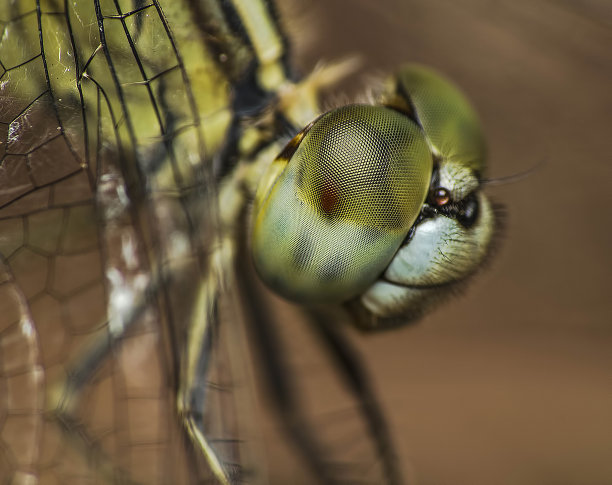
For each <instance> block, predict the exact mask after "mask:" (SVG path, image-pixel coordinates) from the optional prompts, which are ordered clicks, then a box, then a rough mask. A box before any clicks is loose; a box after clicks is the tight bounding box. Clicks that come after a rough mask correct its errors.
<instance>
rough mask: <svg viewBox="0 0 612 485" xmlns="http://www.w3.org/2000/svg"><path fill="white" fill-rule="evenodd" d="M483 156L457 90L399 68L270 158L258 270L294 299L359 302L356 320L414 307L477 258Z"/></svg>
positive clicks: (485, 225) (475, 124)
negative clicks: (375, 94) (368, 99)
mask: <svg viewBox="0 0 612 485" xmlns="http://www.w3.org/2000/svg"><path fill="white" fill-rule="evenodd" d="M484 160H485V152H484V138H483V136H482V130H481V127H480V124H479V121H478V118H477V117H476V114H475V113H474V111H473V109H472V108H471V106H470V105H469V103H468V102H467V101H466V99H465V98H464V96H463V95H462V94H461V93H460V92H459V91H458V90H457V88H455V86H454V85H452V84H451V83H450V82H448V81H447V80H445V79H444V78H442V77H441V76H439V75H438V74H436V73H434V72H433V71H431V70H429V69H426V68H423V67H421V66H414V65H409V66H405V67H404V68H402V69H401V70H400V71H399V73H398V74H397V75H396V76H395V77H394V78H392V80H391V81H390V82H389V84H388V86H387V87H386V91H385V94H384V96H383V99H382V101H381V104H380V105H376V106H370V105H348V106H344V107H341V108H337V109H334V110H332V111H329V112H327V113H325V114H323V115H321V116H320V117H318V118H317V119H315V120H314V121H313V122H311V123H310V124H309V125H308V126H307V127H306V128H304V129H303V130H302V131H301V132H300V133H298V135H296V136H295V137H294V138H293V139H292V140H291V141H290V142H289V143H288V145H287V146H286V147H285V149H284V150H283V151H282V152H281V154H280V155H279V156H278V157H277V159H276V160H275V161H274V162H273V163H272V164H271V166H270V168H269V169H268V172H267V174H266V175H264V177H263V178H262V181H261V182H260V186H259V188H258V191H257V194H256V197H255V207H254V216H253V217H254V218H253V224H252V227H253V229H252V255H253V261H254V264H255V267H256V269H257V272H258V273H259V275H260V277H261V278H262V279H263V281H264V282H266V283H267V284H268V286H270V287H271V288H272V289H274V290H275V291H276V292H278V293H280V294H281V295H283V296H285V297H287V298H289V299H291V300H294V301H297V302H300V303H304V304H311V303H329V302H345V301H348V300H352V301H353V302H358V305H359V306H360V307H362V309H364V310H365V311H366V312H367V313H369V314H370V315H372V316H373V318H374V320H371V319H370V320H371V321H375V323H373V324H370V323H367V324H366V326H372V325H374V326H380V325H381V321H383V320H385V319H395V318H396V317H401V316H402V315H407V314H415V313H418V311H417V310H419V309H422V308H425V306H426V304H425V303H426V302H427V301H429V300H430V297H429V295H430V294H431V293H435V291H433V289H435V288H436V287H438V286H441V287H445V286H448V285H449V283H454V282H457V281H460V280H463V279H464V278H465V277H466V276H467V275H468V274H470V273H472V272H473V271H474V270H475V269H476V268H477V267H478V266H479V265H480V263H481V262H482V260H483V259H484V256H485V255H486V253H487V248H488V246H489V243H490V241H491V236H492V233H493V226H494V224H493V211H492V209H491V206H490V204H489V203H488V201H487V199H486V197H485V196H484V195H483V194H482V193H481V191H480V182H479V176H480V173H482V171H483V170H484ZM438 293H439V292H438Z"/></svg>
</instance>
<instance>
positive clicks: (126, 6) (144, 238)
mask: <svg viewBox="0 0 612 485" xmlns="http://www.w3.org/2000/svg"><path fill="white" fill-rule="evenodd" d="M189 15H190V14H189V9H188V8H186V6H184V5H182V4H180V3H179V2H173V3H171V4H169V5H167V6H165V8H164V9H163V14H162V6H161V5H160V4H158V3H157V2H151V3H148V2H142V1H135V2H133V3H130V2H112V1H93V2H62V1H57V2H54V1H47V2H34V1H27V2H16V3H13V2H2V5H0V21H1V25H2V29H3V33H2V37H1V42H0V69H1V71H2V72H1V77H0V125H1V135H0V136H1V137H2V140H1V141H2V143H1V145H0V147H1V149H2V159H1V161H0V253H1V254H2V260H1V267H0V308H1V309H2V316H1V317H0V395H2V396H3V397H2V400H1V401H0V440H1V444H0V477H1V478H2V481H4V480H9V481H10V480H13V482H14V483H22V482H23V483H26V482H28V483H36V481H37V480H40V481H41V482H44V481H45V480H56V481H57V482H58V483H69V482H71V481H72V482H75V483H77V482H78V483H82V482H83V481H86V480H91V481H93V482H96V481H102V482H104V481H115V480H117V479H119V477H122V479H125V480H129V481H137V482H140V483H183V482H185V483H188V482H191V481H193V480H196V479H198V477H200V478H201V477H202V476H206V470H204V469H201V470H196V469H195V467H194V466H193V462H194V460H193V456H192V455H190V454H189V453H192V451H188V450H191V448H190V447H188V446H186V445H185V440H184V437H183V434H182V433H181V430H180V428H179V424H178V420H177V419H176V413H175V403H174V399H175V394H174V392H173V391H174V389H175V387H176V380H177V378H178V377H177V376H178V363H177V361H176V359H177V358H178V357H177V353H176V352H175V349H176V348H177V347H178V346H180V345H182V344H183V343H184V342H183V339H184V335H185V327H186V326H187V325H188V324H189V318H191V317H192V315H191V313H190V306H191V305H192V301H193V298H194V294H193V291H194V290H187V291H186V289H189V288H193V289H195V288H197V287H198V285H197V284H196V282H197V281H200V280H201V279H202V275H203V274H204V273H205V272H206V268H205V267H204V265H203V263H202V262H203V260H204V258H203V256H202V255H203V254H205V253H206V250H207V247H208V246H209V245H210V244H211V241H212V239H213V238H214V227H215V222H214V214H215V211H214V201H215V187H214V184H213V183H212V175H211V172H212V169H211V167H210V164H209V163H208V162H207V161H208V160H210V157H207V155H206V153H205V147H206V148H207V149H208V150H210V151H214V150H216V149H217V148H218V146H219V145H220V144H221V143H222V141H223V133H224V130H225V128H226V126H227V123H228V120H229V111H228V109H227V99H228V94H227V93H228V85H227V83H226V82H225V80H224V78H223V76H222V75H221V74H219V73H218V72H217V71H216V69H215V68H214V66H213V65H212V64H211V61H210V58H209V57H208V54H207V53H206V51H205V49H204V48H203V42H201V41H198V39H197V36H194V34H193V32H194V30H196V29H195V27H194V25H193V24H191V19H190V16H189ZM169 23H172V26H173V30H170V28H169V26H168V25H169ZM185 59H187V60H188V62H187V63H186V62H185ZM195 74H198V75H197V76H196V75H195ZM194 93H196V94H194ZM196 196H197V197H196ZM196 218H197V223H196ZM186 268H190V270H189V271H186V270H185V269H186ZM179 274H180V275H181V276H180V279H179V278H173V277H172V276H173V275H179ZM230 384H231V382H228V380H227V378H226V379H225V381H224V385H223V386H216V387H215V386H211V387H212V388H214V389H225V390H226V391H227V389H228V388H229V387H230ZM211 393H214V392H213V391H211ZM225 394H227V392H225ZM210 402H211V405H210V407H211V411H210V412H211V413H215V414H216V407H215V406H216V405H215V404H214V403H215V400H214V399H211V400H210ZM219 406H221V405H219ZM222 407H224V408H225V409H226V411H231V409H228V406H227V405H225V406H222ZM58 410H59V412H58ZM219 426H220V425H219ZM219 426H218V427H219ZM83 449H85V450H87V451H86V453H83ZM228 455H229V456H230V458H228V459H231V452H230V451H228ZM200 468H202V467H200ZM28 480H30V481H28Z"/></svg>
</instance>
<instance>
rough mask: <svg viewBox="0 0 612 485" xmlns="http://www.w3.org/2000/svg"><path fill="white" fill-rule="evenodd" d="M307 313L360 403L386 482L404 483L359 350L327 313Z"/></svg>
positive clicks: (316, 311)
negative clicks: (381, 463) (351, 343)
mask: <svg viewBox="0 0 612 485" xmlns="http://www.w3.org/2000/svg"><path fill="white" fill-rule="evenodd" d="M308 313H309V315H310V317H311V320H312V323H313V327H314V328H315V329H316V331H317V333H318V334H319V337H320V339H321V341H322V342H323V343H324V346H325V348H326V350H327V351H328V353H329V355H330V356H331V357H332V359H333V360H334V361H335V363H336V368H338V369H339V370H340V373H341V376H342V378H343V380H344V382H345V384H346V385H347V387H348V388H349V389H350V391H351V392H352V393H353V394H354V395H355V397H356V399H357V402H358V403H359V404H360V407H361V414H362V415H363V416H364V418H365V420H366V422H367V424H368V429H369V432H370V435H371V437H372V439H373V440H374V442H375V443H376V447H377V450H378V454H379V457H380V459H381V460H382V462H383V468H384V470H385V474H386V479H387V482H388V483H389V484H392V485H394V484H400V483H402V477H401V472H400V469H399V467H398V465H397V457H396V456H395V451H394V450H395V449H394V446H393V442H392V438H391V433H390V431H389V427H388V425H387V422H386V419H385V416H384V413H383V411H382V409H381V407H380V404H379V403H378V400H377V398H376V394H375V392H374V390H373V389H372V385H371V383H370V379H369V377H368V375H367V372H366V369H365V368H364V367H363V365H362V363H361V361H360V359H359V355H358V354H357V351H356V349H354V348H353V347H352V346H351V345H350V343H349V341H348V339H346V338H345V337H344V336H343V335H342V333H341V332H339V331H338V329H337V327H336V325H335V324H334V322H332V321H330V319H329V317H328V316H327V315H326V314H325V313H323V312H322V311H318V310H316V309H310V310H309V312H308Z"/></svg>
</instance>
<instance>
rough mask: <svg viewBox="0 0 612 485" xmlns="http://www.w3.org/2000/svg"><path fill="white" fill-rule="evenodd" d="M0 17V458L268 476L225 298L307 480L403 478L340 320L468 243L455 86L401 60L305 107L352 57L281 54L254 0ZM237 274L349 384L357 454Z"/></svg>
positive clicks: (477, 191)
mask: <svg viewBox="0 0 612 485" xmlns="http://www.w3.org/2000/svg"><path fill="white" fill-rule="evenodd" d="M0 22H1V25H2V29H3V33H2V37H1V39H0V69H1V77H0V125H1V128H2V129H1V137H2V138H1V139H0V142H1V145H0V149H1V151H2V152H1V155H2V158H1V160H0V254H1V260H0V309H1V315H0V395H1V396H4V397H3V398H2V401H1V403H0V443H1V445H0V479H1V480H2V482H3V483H4V482H10V483H28V484H34V483H49V482H54V483H115V482H117V483H228V484H229V483H243V482H247V483H265V482H267V481H268V478H267V475H266V471H265V469H266V466H264V465H263V463H264V462H265V457H262V456H261V453H260V452H259V449H258V446H257V445H253V442H255V443H256V441H257V438H256V436H257V430H256V429H254V428H253V427H252V424H251V423H252V422H253V421H256V419H255V418H254V416H253V415H254V414H255V411H254V410H253V409H252V407H251V406H250V405H249V404H248V403H249V402H250V400H251V399H252V396H251V392H252V391H251V390H250V385H249V382H248V381H249V360H248V358H247V357H246V355H243V354H244V353H243V352H242V351H241V348H242V347H241V346H245V341H246V340H247V335H245V334H243V333H241V332H240V331H239V330H238V329H237V328H236V325H234V324H233V323H232V322H233V321H234V320H235V319H242V320H244V321H245V322H246V324H247V327H248V329H249V331H248V339H250V340H251V341H252V346H253V347H254V349H255V356H254V360H256V361H259V362H261V368H262V369H263V370H262V374H263V375H264V380H265V381H266V382H267V389H268V390H269V394H270V396H271V398H270V401H271V403H272V406H273V407H274V409H275V412H276V413H277V414H278V415H279V416H280V417H281V420H282V421H283V423H284V425H285V426H286V428H287V439H288V441H290V442H291V443H293V446H295V449H296V454H298V455H299V456H300V459H301V460H302V461H303V463H305V467H306V468H307V469H308V470H310V472H311V473H312V475H313V476H314V477H316V480H317V483H339V482H344V483H346V482H348V483H355V482H357V481H359V483H402V472H401V466H400V464H398V463H397V461H398V460H397V457H396V453H395V451H394V448H393V437H392V433H391V432H390V431H389V430H388V428H387V425H386V423H385V418H384V413H383V412H382V411H381V408H380V406H379V405H378V403H377V399H376V395H375V393H374V391H373V390H372V387H371V386H370V385H369V383H368V380H367V376H366V373H365V371H364V370H363V368H362V366H361V363H360V362H359V359H358V357H357V356H356V355H355V353H354V352H353V350H352V349H351V347H350V345H349V344H348V342H346V341H345V340H344V339H343V338H342V335H341V332H339V331H338V325H340V324H342V325H344V324H345V323H346V322H349V323H353V324H354V325H356V326H357V327H359V328H360V329H364V330H377V329H383V328H385V329H387V328H390V327H393V326H396V325H401V324H403V323H406V322H408V321H411V320H414V319H415V318H417V317H418V316H420V315H421V314H422V313H423V312H425V311H427V310H428V309H429V308H431V307H432V306H435V305H436V304H437V303H438V302H439V301H440V300H441V299H442V298H443V297H444V296H445V295H447V294H450V293H452V292H453V291H454V289H455V288H457V286H459V285H461V284H463V282H464V281H466V279H468V277H469V276H471V275H472V274H473V273H474V272H475V271H476V270H477V269H478V268H479V267H480V266H481V264H482V262H483V260H484V259H485V258H486V256H487V254H488V252H489V247H490V245H491V240H492V238H493V235H494V232H495V228H496V222H495V216H494V210H493V209H492V207H491V204H490V203H489V202H488V199H487V198H486V196H485V195H484V194H483V193H482V191H481V188H482V183H481V180H482V176H483V173H484V171H485V168H486V164H485V147H484V139H483V134H482V130H481V127H480V124H479V121H478V118H477V115H476V114H475V112H474V110H473V109H472V107H471V106H470V104H469V103H468V101H467V100H466V99H465V97H464V96H463V94H462V93H461V92H460V91H459V90H458V88H456V87H455V86H454V85H453V84H452V83H451V82H450V81H448V80H447V79H446V78H445V77H443V76H442V75H440V74H438V73H437V72H435V71H433V70H431V69H429V68H427V67H424V66H420V65H415V64H407V65H404V66H400V67H399V68H398V69H397V71H396V73H395V74H393V75H391V76H390V77H389V79H388V80H387V81H386V82H384V83H381V85H380V86H378V87H376V88H375V93H376V94H375V95H374V96H372V98H373V101H372V102H371V103H369V104H359V103H354V104H349V105H346V106H338V107H336V108H334V109H332V110H330V111H327V112H323V110H322V109H321V107H320V105H319V104H320V103H319V93H320V91H321V90H322V89H324V88H326V87H328V86H331V85H333V84H335V83H337V82H338V81H339V80H341V79H342V77H343V76H345V75H346V74H347V73H348V72H350V69H351V63H350V62H345V63H337V64H330V65H328V66H326V67H321V68H319V69H317V70H315V71H314V72H312V73H310V74H309V75H307V76H300V75H298V74H297V73H296V71H295V70H294V69H293V68H292V64H291V57H290V55H289V54H290V51H289V36H288V35H287V33H285V32H284V30H283V28H282V22H281V19H280V15H279V12H278V11H277V8H276V6H275V5H274V4H273V3H272V2H271V1H269V0H265V1H264V0H257V1H249V0H225V1H221V0H200V1H197V2H183V1H175V2H168V1H161V0H153V1H146V0H133V1H118V0H115V1H105V0H104V1H103V0H91V1H80V2H67V1H60V0H57V1H54V0H47V1H40V0H25V1H20V2H10V1H8V0H4V1H2V2H0ZM251 261H252V262H253V263H254V264H253V266H254V269H251V268H250V267H251ZM258 278H260V279H261V280H262V281H263V282H264V283H265V284H266V285H268V286H269V287H270V288H271V289H272V290H274V291H275V292H277V293H279V294H280V295H282V296H283V297H285V298H287V299H289V300H291V301H294V302H295V303H296V304H297V305H299V306H300V308H301V309H302V311H303V312H304V314H305V315H306V319H307V321H308V322H309V326H311V328H312V331H313V332H314V334H315V335H316V336H317V337H316V338H317V339H319V341H320V346H321V347H322V348H324V349H325V353H326V354H327V355H328V357H329V359H330V362H331V363H332V364H331V365H330V372H335V373H336V374H338V376H339V380H340V381H341V383H342V385H343V386H344V387H346V388H347V389H348V393H349V394H350V396H351V400H352V402H353V403H354V407H355V412H354V413H353V414H352V415H351V416H350V418H348V421H349V422H351V423H352V424H351V426H352V429H353V433H355V434H354V435H353V438H352V441H356V442H359V443H362V444H363V446H364V450H365V451H364V450H361V452H360V453H361V455H360V458H359V460H358V461H357V460H355V459H352V458H347V457H346V456H344V455H343V452H344V451H345V450H344V449H343V447H340V448H338V447H334V445H333V443H330V442H329V440H328V439H327V438H326V437H324V436H323V433H320V432H319V429H318V428H317V424H316V421H315V418H314V417H313V416H312V415H310V414H309V412H308V411H307V410H306V409H305V407H304V406H302V403H301V400H300V398H299V396H298V394H297V392H295V390H294V389H293V384H294V380H295V379H293V377H292V376H291V375H290V372H289V371H288V370H287V369H286V368H285V366H284V363H283V362H284V361H283V358H282V347H283V345H282V342H281V341H280V340H279V337H278V335H277V334H276V333H275V330H274V328H275V322H274V320H275V317H274V316H272V314H271V313H270V312H269V311H268V309H267V308H266V306H265V303H264V302H263V300H264V299H262V298H261V297H260V292H261V291H262V289H261V287H260V286H259V284H258V281H257V280H258ZM228 314H231V315H232V317H231V318H228V317H227V315H228ZM145 416H146V417H145ZM364 463H365V464H366V465H367V466H365V470H366V471H365V472H364V468H363V466H361V467H360V466H358V465H359V464H361V465H363V464H364ZM353 465H354V466H353ZM271 466H273V465H272V464H268V467H271Z"/></svg>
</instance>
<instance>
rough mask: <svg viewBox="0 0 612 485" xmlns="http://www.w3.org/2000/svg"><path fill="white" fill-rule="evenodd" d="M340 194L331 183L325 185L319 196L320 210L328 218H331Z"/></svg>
mask: <svg viewBox="0 0 612 485" xmlns="http://www.w3.org/2000/svg"><path fill="white" fill-rule="evenodd" d="M339 199H340V194H339V193H338V190H337V189H336V187H335V186H334V184H332V183H329V182H328V183H326V184H325V185H324V186H323V190H322V191H321V195H320V202H321V210H322V211H323V212H324V213H325V214H326V215H328V216H331V215H332V213H333V212H334V209H335V208H336V206H337V205H338V201H339Z"/></svg>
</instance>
